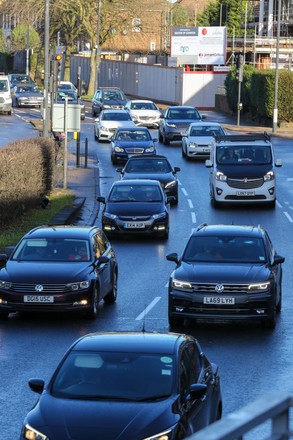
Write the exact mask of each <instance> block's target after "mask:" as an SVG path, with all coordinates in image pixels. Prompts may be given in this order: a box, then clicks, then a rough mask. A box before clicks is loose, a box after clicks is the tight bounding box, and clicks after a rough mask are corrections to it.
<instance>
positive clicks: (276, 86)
mask: <svg viewBox="0 0 293 440" xmlns="http://www.w3.org/2000/svg"><path fill="white" fill-rule="evenodd" d="M280 29H281V0H278V26H277V47H276V75H275V103H274V114H273V133H276V132H277V128H278V82H279V52H280Z"/></svg>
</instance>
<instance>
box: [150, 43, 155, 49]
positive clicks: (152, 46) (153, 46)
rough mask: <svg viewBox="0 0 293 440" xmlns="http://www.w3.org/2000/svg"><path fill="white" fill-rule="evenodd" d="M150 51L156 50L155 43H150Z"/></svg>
mask: <svg viewBox="0 0 293 440" xmlns="http://www.w3.org/2000/svg"><path fill="white" fill-rule="evenodd" d="M150 50H156V42H155V41H151V44H150Z"/></svg>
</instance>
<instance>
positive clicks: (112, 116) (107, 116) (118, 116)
mask: <svg viewBox="0 0 293 440" xmlns="http://www.w3.org/2000/svg"><path fill="white" fill-rule="evenodd" d="M102 119H103V120H104V121H131V120H132V119H131V116H130V115H129V113H128V112H126V113H124V112H122V111H119V112H111V113H104V114H103V115H102Z"/></svg>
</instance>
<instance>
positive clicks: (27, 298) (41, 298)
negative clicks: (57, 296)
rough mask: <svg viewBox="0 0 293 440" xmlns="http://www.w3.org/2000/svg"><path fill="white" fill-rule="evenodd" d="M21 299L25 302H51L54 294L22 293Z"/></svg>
mask: <svg viewBox="0 0 293 440" xmlns="http://www.w3.org/2000/svg"><path fill="white" fill-rule="evenodd" d="M23 301H24V302H25V303H53V302H54V296H49V295H24V297H23Z"/></svg>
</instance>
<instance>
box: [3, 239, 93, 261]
mask: <svg viewBox="0 0 293 440" xmlns="http://www.w3.org/2000/svg"><path fill="white" fill-rule="evenodd" d="M90 255H91V254H90V245H89V242H88V240H81V239H75V238H60V239H53V238H35V239H34V238H28V239H23V240H22V241H21V242H20V244H19V245H18V247H17V248H16V249H15V251H14V253H13V255H12V257H11V259H12V260H14V261H37V262H45V261H50V262H58V261H59V262H60V261H71V262H72V261H89V260H90Z"/></svg>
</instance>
